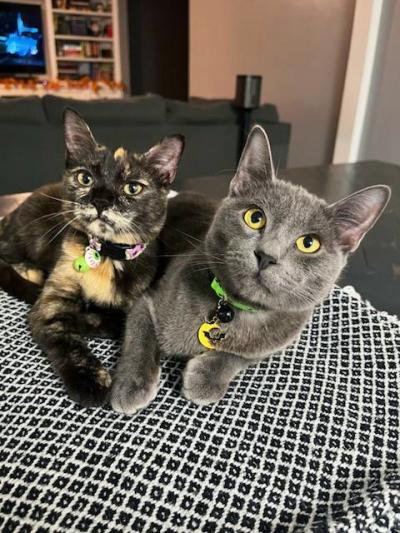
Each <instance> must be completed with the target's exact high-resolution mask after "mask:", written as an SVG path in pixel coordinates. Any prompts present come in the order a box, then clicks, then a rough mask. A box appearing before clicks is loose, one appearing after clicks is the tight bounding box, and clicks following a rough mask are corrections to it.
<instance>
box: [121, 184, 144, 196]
mask: <svg viewBox="0 0 400 533" xmlns="http://www.w3.org/2000/svg"><path fill="white" fill-rule="evenodd" d="M142 190H143V185H142V184H141V183H139V182H138V181H131V183H127V184H126V185H125V187H124V193H125V194H127V195H128V196H137V195H138V194H140V193H141V192H142Z"/></svg>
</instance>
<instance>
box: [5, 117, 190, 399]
mask: <svg viewBox="0 0 400 533" xmlns="http://www.w3.org/2000/svg"><path fill="white" fill-rule="evenodd" d="M65 139H66V154H67V157H66V170H65V173H64V178H63V183H62V184H55V185H49V186H46V187H43V188H42V189H39V190H38V191H36V192H35V193H33V194H32V196H31V197H30V198H28V200H27V201H26V202H25V203H24V204H22V205H21V206H20V207H19V208H18V209H17V210H16V211H14V212H13V213H11V214H10V215H9V216H7V217H6V218H5V219H4V220H3V221H2V222H1V223H0V261H1V262H0V273H1V272H2V271H4V274H5V276H3V278H2V279H1V286H2V288H5V289H6V290H8V292H10V293H11V294H14V295H16V296H21V290H19V289H18V286H19V285H23V286H24V287H25V289H27V290H26V294H27V296H28V298H27V299H28V300H30V301H34V300H35V299H36V298H37V296H38V294H39V292H40V291H39V289H40V287H39V286H38V285H37V284H36V283H33V282H36V281H40V272H42V273H43V277H46V278H47V280H46V282H45V284H44V286H43V289H42V291H41V292H40V295H39V298H38V299H37V301H36V303H35V305H34V306H33V308H32V310H31V312H30V315H29V323H30V327H31V331H32V334H33V337H34V339H35V341H36V342H37V343H38V344H39V346H40V347H41V348H42V349H43V351H45V352H46V354H47V356H48V357H49V359H50V361H51V363H52V365H53V367H54V369H55V371H56V373H57V374H58V375H59V376H60V377H61V379H62V380H63V382H64V384H65V386H66V388H67V391H68V394H69V395H70V397H71V398H73V399H74V400H75V401H77V402H78V403H80V404H82V405H88V406H90V405H99V404H102V403H103V402H104V401H105V400H106V398H107V394H108V390H109V387H110V384H111V378H110V376H109V374H108V372H107V370H106V369H105V368H104V367H103V366H102V365H101V363H100V361H98V360H97V359H96V357H94V355H92V354H91V353H90V351H89V349H88V347H87V345H86V342H85V341H84V338H83V335H86V334H91V335H104V334H106V333H107V332H111V333H114V334H115V333H116V332H119V331H121V329H122V327H123V325H124V320H125V318H124V311H126V310H127V309H128V307H129V306H130V305H131V304H132V302H133V301H135V299H137V298H138V297H139V296H140V295H141V294H142V293H143V292H144V291H145V290H146V289H147V288H148V287H149V286H150V285H151V283H152V282H153V280H154V278H155V276H156V272H157V262H158V256H159V251H158V243H157V241H156V239H157V236H158V234H159V232H160V230H161V228H162V226H163V223H164V220H165V216H166V208H167V194H168V189H169V185H170V184H171V182H172V181H173V179H174V177H175V173H176V167H177V164H178V162H179V159H180V156H181V153H182V150H183V138H182V137H180V136H173V137H169V138H165V139H164V140H163V141H162V142H161V143H160V144H159V145H156V146H154V147H152V148H151V149H150V150H149V151H148V152H146V154H140V155H135V154H132V153H129V152H127V151H126V150H124V149H118V150H117V151H116V152H114V151H110V150H108V149H107V148H106V147H104V146H99V145H98V144H97V143H96V141H95V140H94V138H93V135H92V133H91V132H90V129H89V128H88V126H87V125H86V123H85V122H84V121H83V120H82V119H81V118H80V117H79V115H77V114H76V113H75V112H73V111H71V110H69V111H67V112H66V115H65ZM115 154H117V155H115ZM82 176H83V177H84V178H85V179H84V181H83V182H82V181H81V180H82ZM132 183H133V184H137V183H140V184H142V189H141V190H140V191H139V194H138V195H133V194H128V192H129V191H128V192H126V187H127V185H129V184H132ZM89 234H91V235H93V236H95V237H96V238H97V239H98V240H100V241H102V240H103V241H111V242H115V243H120V244H130V245H132V246H134V245H135V244H137V243H138V242H142V243H145V244H146V245H147V246H146V249H145V251H144V252H143V253H142V254H141V255H140V256H139V257H138V258H136V259H135V260H133V261H114V260H111V259H110V258H107V257H103V258H102V262H101V264H100V265H99V266H98V268H96V269H90V270H89V271H88V272H85V273H81V272H77V271H75V269H74V267H73V263H74V260H75V259H77V258H78V257H80V256H82V255H84V252H85V248H86V247H87V246H88V243H89V237H88V235H89ZM24 277H26V278H28V279H24ZM4 280H5V283H4ZM29 280H30V281H29ZM23 294H24V292H23V291H22V295H23Z"/></svg>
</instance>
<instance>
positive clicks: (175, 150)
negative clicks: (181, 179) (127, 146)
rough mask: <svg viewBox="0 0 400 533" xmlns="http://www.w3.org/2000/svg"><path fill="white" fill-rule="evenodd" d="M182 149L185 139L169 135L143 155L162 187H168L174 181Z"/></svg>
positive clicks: (181, 136) (180, 136)
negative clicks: (157, 176)
mask: <svg viewBox="0 0 400 533" xmlns="http://www.w3.org/2000/svg"><path fill="white" fill-rule="evenodd" d="M184 148H185V137H184V136H183V135H179V134H177V135H170V136H168V137H164V139H162V141H160V142H159V143H158V144H156V145H154V146H152V147H151V148H150V150H148V151H147V152H146V153H145V154H144V157H145V159H147V162H148V164H149V165H150V166H151V167H152V168H153V169H154V170H155V171H156V173H157V174H158V175H159V177H160V179H161V181H162V183H163V185H170V184H171V183H172V182H173V181H174V179H175V176H176V172H177V170H178V165H179V161H180V160H181V157H182V153H183V150H184Z"/></svg>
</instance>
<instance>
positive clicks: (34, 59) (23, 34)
mask: <svg viewBox="0 0 400 533" xmlns="http://www.w3.org/2000/svg"><path fill="white" fill-rule="evenodd" d="M45 72H46V64H45V57H44V48H43V29H42V11H41V7H40V5H33V4H21V3H16V2H0V75H3V76H5V75H20V74H24V75H27V74H28V75H29V74H44V73H45Z"/></svg>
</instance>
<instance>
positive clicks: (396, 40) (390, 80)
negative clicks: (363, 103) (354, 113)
mask: <svg viewBox="0 0 400 533" xmlns="http://www.w3.org/2000/svg"><path fill="white" fill-rule="evenodd" d="M388 8H391V11H390V15H391V17H390V24H389V28H384V31H385V37H386V43H385V46H384V49H383V51H382V53H381V54H380V57H379V60H378V63H379V64H378V65H377V67H376V71H377V74H376V78H377V79H375V80H374V85H375V87H374V91H373V95H372V97H371V99H370V105H369V113H368V121H367V125H366V128H365V129H366V131H365V132H364V138H363V143H362V146H361V149H360V159H379V160H382V161H387V162H389V163H395V164H398V165H400V105H399V96H400V63H399V49H400V2H397V1H396V2H393V3H392V4H390V5H389V6H388Z"/></svg>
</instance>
